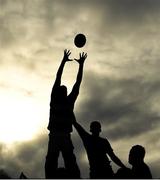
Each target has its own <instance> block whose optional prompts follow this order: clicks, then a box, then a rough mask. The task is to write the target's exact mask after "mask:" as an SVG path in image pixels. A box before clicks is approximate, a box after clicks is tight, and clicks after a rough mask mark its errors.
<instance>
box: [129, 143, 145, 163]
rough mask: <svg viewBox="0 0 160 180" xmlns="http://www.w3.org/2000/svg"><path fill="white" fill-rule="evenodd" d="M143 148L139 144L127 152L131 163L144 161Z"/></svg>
mask: <svg viewBox="0 0 160 180" xmlns="http://www.w3.org/2000/svg"><path fill="white" fill-rule="evenodd" d="M144 156H145V148H144V147H143V146H141V145H135V146H133V147H132V148H131V150H130V152H129V160H128V161H129V163H130V164H131V165H138V164H139V163H142V162H144Z"/></svg>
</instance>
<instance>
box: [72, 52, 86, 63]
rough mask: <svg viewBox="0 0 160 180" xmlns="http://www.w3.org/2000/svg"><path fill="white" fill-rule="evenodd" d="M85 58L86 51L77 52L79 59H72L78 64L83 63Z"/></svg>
mask: <svg viewBox="0 0 160 180" xmlns="http://www.w3.org/2000/svg"><path fill="white" fill-rule="evenodd" d="M86 58H87V53H84V52H83V53H79V59H74V60H75V61H77V62H78V63H79V64H83V63H84V61H85V59H86Z"/></svg>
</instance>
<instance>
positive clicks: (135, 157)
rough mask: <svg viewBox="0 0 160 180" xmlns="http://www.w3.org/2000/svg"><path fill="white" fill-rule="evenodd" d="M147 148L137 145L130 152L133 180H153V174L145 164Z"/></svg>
mask: <svg viewBox="0 0 160 180" xmlns="http://www.w3.org/2000/svg"><path fill="white" fill-rule="evenodd" d="M144 157H145V148H144V147H143V146H141V145H135V146H133V147H132V148H131V150H130V152H129V159H128V161H129V163H130V164H131V165H132V170H131V171H132V178H133V179H152V174H151V171H150V169H149V167H148V166H147V164H146V163H145V162H144Z"/></svg>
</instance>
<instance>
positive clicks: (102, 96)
mask: <svg viewBox="0 0 160 180" xmlns="http://www.w3.org/2000/svg"><path fill="white" fill-rule="evenodd" d="M86 79H87V81H86V84H85V85H86V87H85V88H88V93H87V96H86V100H85V102H83V103H82V104H81V108H82V110H81V111H82V114H80V119H81V121H83V122H84V121H86V120H88V121H92V120H100V122H102V124H104V127H106V129H107V127H109V126H111V125H114V127H113V129H108V130H106V131H107V134H108V136H109V137H110V138H112V139H117V138H123V137H125V136H128V137H131V136H136V135H137V134H141V133H144V132H147V131H150V130H151V129H152V127H153V125H154V124H156V123H158V122H159V118H160V117H159V112H153V111H152V108H151V106H152V103H151V102H152V101H153V100H152V98H153V96H154V95H155V94H156V92H157V91H159V90H160V86H159V85H157V84H158V83H159V81H157V82H154V83H155V84H154V83H149V82H148V83H144V82H143V78H142V79H140V78H139V79H134V78H130V79H127V78H126V79H120V80H114V79H109V78H107V77H106V78H105V77H102V78H101V77H99V76H97V75H95V74H93V73H92V74H90V75H89V77H87V78H86ZM93 79H94V81H93ZM85 85H84V86H85ZM155 96H156V95H155Z"/></svg>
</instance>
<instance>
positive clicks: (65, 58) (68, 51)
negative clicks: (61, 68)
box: [63, 49, 73, 62]
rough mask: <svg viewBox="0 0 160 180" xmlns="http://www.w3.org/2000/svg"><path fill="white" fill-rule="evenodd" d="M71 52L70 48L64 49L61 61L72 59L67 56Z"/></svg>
mask: <svg viewBox="0 0 160 180" xmlns="http://www.w3.org/2000/svg"><path fill="white" fill-rule="evenodd" d="M70 54H71V51H70V50H67V49H65V50H64V56H63V61H65V62H66V61H73V60H72V59H69V56H70Z"/></svg>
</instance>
